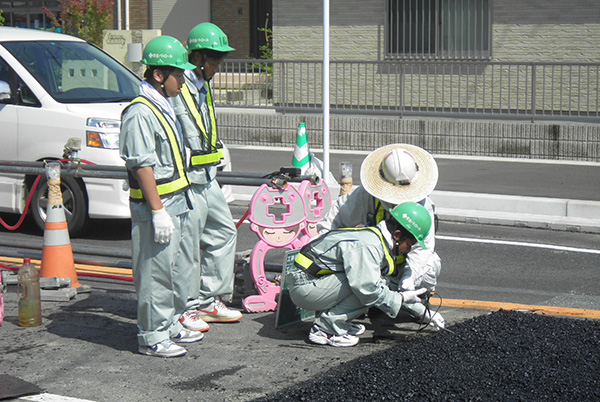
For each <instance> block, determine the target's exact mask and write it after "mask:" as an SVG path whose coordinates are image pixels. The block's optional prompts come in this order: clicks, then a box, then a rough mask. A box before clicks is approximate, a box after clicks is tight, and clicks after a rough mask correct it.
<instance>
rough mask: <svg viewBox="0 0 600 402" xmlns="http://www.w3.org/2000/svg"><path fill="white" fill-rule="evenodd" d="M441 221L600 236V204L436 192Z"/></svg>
mask: <svg viewBox="0 0 600 402" xmlns="http://www.w3.org/2000/svg"><path fill="white" fill-rule="evenodd" d="M431 197H432V198H433V200H434V201H435V204H436V211H437V213H438V216H439V218H440V219H441V220H446V221H454V222H465V223H482V224H496V225H505V226H517V227H527V228H537V229H551V230H560V231H567V232H585V233H600V202H598V201H585V200H569V199H563V198H544V197H525V196H514V195H498V194H480V193H458V192H451V191H434V192H433V193H432V195H431Z"/></svg>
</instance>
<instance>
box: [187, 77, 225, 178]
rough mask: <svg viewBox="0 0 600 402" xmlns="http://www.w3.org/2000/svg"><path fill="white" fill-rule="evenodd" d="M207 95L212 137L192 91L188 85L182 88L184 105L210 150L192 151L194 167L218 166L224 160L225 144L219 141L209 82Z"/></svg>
mask: <svg viewBox="0 0 600 402" xmlns="http://www.w3.org/2000/svg"><path fill="white" fill-rule="evenodd" d="M205 85H206V89H207V93H206V104H207V105H208V114H209V118H210V127H211V132H210V137H209V135H208V132H207V130H206V124H204V120H203V118H202V113H200V111H199V110H198V106H197V104H196V102H195V101H194V98H193V97H192V94H191V93H190V89H189V88H188V86H187V84H185V83H184V84H183V85H182V87H181V97H182V99H183V103H184V104H185V107H186V108H187V110H188V112H189V113H190V115H191V116H192V117H193V118H194V119H193V120H194V122H195V123H196V127H197V128H198V130H199V131H200V132H201V133H202V135H203V136H204V139H205V142H206V143H207V144H209V148H210V150H207V151H201V150H192V152H191V161H190V162H191V164H192V166H206V165H216V164H218V163H219V162H220V161H221V159H223V144H222V143H221V142H220V141H219V139H218V136H217V118H216V116H215V105H214V103H213V99H212V92H211V90H210V85H209V83H208V81H206V83H205Z"/></svg>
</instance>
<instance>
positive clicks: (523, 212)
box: [232, 186, 600, 233]
mask: <svg viewBox="0 0 600 402" xmlns="http://www.w3.org/2000/svg"><path fill="white" fill-rule="evenodd" d="M256 189H257V187H251V186H232V192H233V197H234V198H235V200H237V201H246V202H248V201H250V199H251V198H252V195H253V194H254V191H256ZM431 198H432V199H433V201H434V202H435V205H436V212H437V214H438V217H439V218H440V220H442V221H449V222H464V223H479V224H488V225H503V226H515V227H525V228H536V229H549V230H558V231H566V232H584V233H600V202H598V201H586V200H570V199H562V198H545V197H525V196H516V195H499V194H482V193H461V192H454V191H433V193H432V194H431Z"/></svg>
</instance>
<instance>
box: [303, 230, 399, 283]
mask: <svg viewBox="0 0 600 402" xmlns="http://www.w3.org/2000/svg"><path fill="white" fill-rule="evenodd" d="M341 230H370V231H371V232H373V233H375V234H376V235H377V236H378V237H379V240H381V245H382V248H383V253H384V255H385V261H384V262H383V265H382V267H381V274H382V275H393V274H394V272H395V271H396V264H394V257H392V254H391V253H390V249H389V246H388V244H387V242H386V241H385V239H384V238H383V235H382V234H381V231H380V230H379V229H377V228H376V227H371V226H369V227H364V228H341V229H336V230H335V231H341ZM325 236H327V235H325ZM322 239H323V237H321V238H317V239H316V240H314V241H315V242H319V241H320V240H322ZM311 243H313V242H310V243H308V244H307V245H305V246H304V247H302V248H301V249H300V252H299V253H298V255H297V256H296V260H295V261H294V265H295V266H296V267H297V268H299V269H300V270H302V271H304V272H305V273H307V274H308V275H309V276H312V277H320V276H323V275H330V274H336V273H339V272H337V271H334V270H331V269H330V268H329V267H327V265H326V264H324V263H322V262H321V261H320V259H319V258H318V256H317V255H316V254H315V253H314V252H313V251H312V244H311Z"/></svg>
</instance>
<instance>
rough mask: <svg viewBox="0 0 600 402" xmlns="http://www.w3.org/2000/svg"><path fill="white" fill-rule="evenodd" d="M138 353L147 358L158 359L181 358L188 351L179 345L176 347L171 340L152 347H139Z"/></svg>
mask: <svg viewBox="0 0 600 402" xmlns="http://www.w3.org/2000/svg"><path fill="white" fill-rule="evenodd" d="M138 352H140V353H141V354H143V355H147V356H158V357H179V356H183V355H185V354H186V352H187V351H186V350H185V349H184V348H182V347H181V346H179V345H175V344H174V343H173V341H171V340H170V339H165V340H164V341H162V342H159V343H157V344H156V345H152V346H141V345H140V346H139V347H138Z"/></svg>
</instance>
